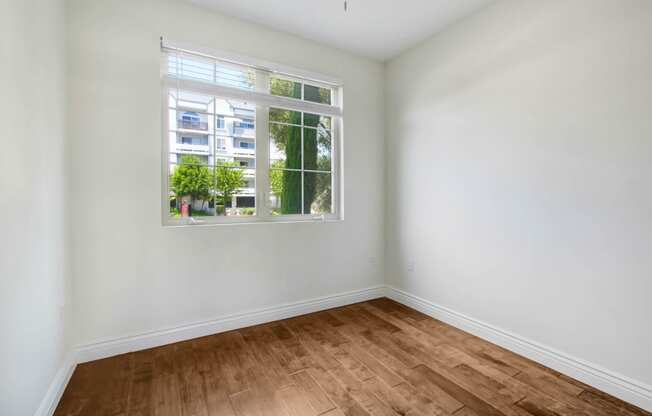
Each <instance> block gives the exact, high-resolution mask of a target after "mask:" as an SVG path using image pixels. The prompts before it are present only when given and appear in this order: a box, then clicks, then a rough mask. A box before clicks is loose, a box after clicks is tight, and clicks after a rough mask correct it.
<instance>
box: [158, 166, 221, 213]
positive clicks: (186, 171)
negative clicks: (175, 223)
mask: <svg viewBox="0 0 652 416" xmlns="http://www.w3.org/2000/svg"><path fill="white" fill-rule="evenodd" d="M176 156H177V157H176V159H177V163H171V164H170V178H169V183H170V191H169V207H170V216H171V217H173V218H187V217H203V216H213V215H215V210H214V209H213V206H214V200H213V194H212V189H213V179H214V178H213V168H212V167H211V166H208V163H207V162H208V160H207V158H208V157H207V156H205V157H200V156H195V155H180V154H177V155H176Z"/></svg>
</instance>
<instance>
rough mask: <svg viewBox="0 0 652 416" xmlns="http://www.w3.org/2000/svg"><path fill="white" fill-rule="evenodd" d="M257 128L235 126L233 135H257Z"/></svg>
mask: <svg viewBox="0 0 652 416" xmlns="http://www.w3.org/2000/svg"><path fill="white" fill-rule="evenodd" d="M255 134H256V133H255V130H254V129H246V128H243V127H234V128H233V135H234V136H239V137H255Z"/></svg>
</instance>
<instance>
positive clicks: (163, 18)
mask: <svg viewBox="0 0 652 416" xmlns="http://www.w3.org/2000/svg"><path fill="white" fill-rule="evenodd" d="M68 12H69V15H68V19H69V23H68V26H67V27H68V32H67V40H68V42H69V49H68V51H69V53H68V58H69V66H70V70H69V72H68V83H69V102H68V103H69V108H68V109H69V113H70V117H69V133H70V140H71V158H72V166H71V177H72V184H71V192H72V199H71V208H70V210H71V216H72V218H73V222H74V225H73V231H72V245H71V250H72V251H73V252H74V254H75V256H74V259H73V279H74V284H73V287H74V298H75V306H74V315H75V317H76V318H77V319H76V331H75V332H76V336H75V343H76V344H86V343H89V342H94V341H99V340H105V339H111V338H115V337H119V336H124V335H129V334H135V333H141V332H145V331H151V330H156V329H162V328H167V327H173V326H177V325H181V324H185V323H190V322H196V321H200V320H206V319H212V318H217V317H220V316H222V315H225V314H231V313H236V312H243V311H247V310H250V309H255V308H260V307H265V306H275V305H278V304H281V303H284V302H292V301H299V300H303V299H308V298H312V297H318V296H323V295H328V294H334V293H338V292H343V291H348V290H353V289H358V288H365V287H369V286H373V285H377V284H381V283H383V279H384V277H383V268H382V265H381V263H382V253H383V173H382V168H383V160H384V146H383V117H382V113H383V100H382V96H383V87H382V80H383V79H382V77H383V68H382V65H380V64H378V63H374V62H372V61H369V60H366V59H362V58H357V57H354V56H352V55H349V54H347V53H344V52H340V51H337V50H334V49H331V48H327V47H323V46H319V45H317V44H315V43H312V42H308V41H304V40H301V39H299V38H296V37H293V36H289V35H284V34H281V33H278V32H273V31H269V30H265V29H262V28H260V27H258V26H256V25H251V24H248V23H244V22H241V21H238V20H234V19H231V18H227V17H224V16H221V15H218V14H215V13H213V12H210V11H207V10H204V9H200V8H197V7H196V6H192V5H187V4H184V3H182V2H179V1H154V0H151V1H138V2H134V1H128V0H119V1H110V2H108V1H102V0H71V1H69V3H68ZM161 35H163V36H165V37H166V38H168V39H173V40H176V41H179V42H184V43H191V44H193V43H194V44H197V45H198V46H202V47H209V48H218V49H223V50H229V51H233V52H237V53H239V54H242V55H248V56H252V57H255V58H260V59H264V60H267V61H274V62H279V63H281V64H285V65H290V66H293V67H298V68H303V69H307V70H313V71H318V72H321V73H325V74H329V75H333V76H337V77H340V78H341V79H343V80H344V87H345V93H344V94H345V110H344V117H345V119H344V123H345V138H344V140H345V144H344V154H345V162H344V165H345V172H344V174H345V178H346V179H345V187H344V198H345V221H343V222H340V223H326V224H266V225H237V226H202V227H194V228H164V227H162V226H161V213H160V211H161V209H160V206H161V201H160V195H161V188H160V187H161V178H160V172H161V167H160V166H161V152H160V149H161V122H160V83H159V65H160V52H159V36H161ZM370 258H375V259H376V262H375V264H372V262H371V261H370Z"/></svg>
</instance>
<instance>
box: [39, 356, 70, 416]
mask: <svg viewBox="0 0 652 416" xmlns="http://www.w3.org/2000/svg"><path fill="white" fill-rule="evenodd" d="M76 366H77V364H76V363H75V357H74V355H73V354H72V353H69V354H66V356H65V357H64V359H63V363H62V364H61V367H59V370H58V371H57V373H56V374H55V375H54V379H53V380H52V383H50V387H49V388H48V391H47V392H46V393H45V397H43V400H42V401H41V405H40V406H39V407H38V409H37V410H36V413H34V416H52V415H53V414H54V411H55V410H56V409H57V405H58V404H59V400H61V396H62V395H63V391H64V390H65V389H66V386H67V385H68V381H70V377H71V376H72V373H73V371H75V367H76Z"/></svg>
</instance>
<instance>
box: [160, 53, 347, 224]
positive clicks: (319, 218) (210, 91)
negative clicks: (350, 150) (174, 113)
mask: <svg viewBox="0 0 652 416" xmlns="http://www.w3.org/2000/svg"><path fill="white" fill-rule="evenodd" d="M177 45H178V44H175V46H174V47H172V46H169V45H166V46H163V42H161V47H162V51H163V52H164V53H162V57H161V114H162V135H161V136H162V163H161V167H162V170H161V176H162V187H161V188H162V192H161V194H162V195H161V204H162V209H161V213H162V223H163V225H164V226H194V225H223V224H257V223H258V224H259V223H288V222H328V221H340V220H343V219H344V212H343V198H342V190H343V186H342V179H343V175H342V169H343V164H342V160H343V159H342V144H343V143H342V122H343V121H342V118H343V117H342V116H343V114H342V89H343V86H342V82H341V81H339V80H337V79H336V78H333V77H329V76H324V75H320V74H316V73H310V72H308V71H303V70H296V69H294V68H290V67H284V66H281V65H278V64H273V63H269V62H262V61H260V60H255V59H251V58H246V57H242V56H234V55H232V54H228V53H224V52H219V51H213V52H209V51H208V50H206V49H201V50H198V49H197V48H193V49H192V52H190V50H189V49H186V48H182V47H181V46H177ZM172 51H183V52H184V53H186V54H197V55H200V56H202V57H204V58H209V59H214V60H216V61H218V62H219V61H225V62H230V63H237V64H238V65H244V66H248V67H250V68H253V69H255V71H256V86H255V90H254V91H246V90H241V89H237V88H234V87H229V86H222V85H217V84H210V83H205V82H201V81H195V80H189V79H179V78H176V79H171V78H170V77H168V75H167V70H166V68H167V54H166V53H165V52H167V53H171V52H172ZM217 57H220V58H217ZM272 76H274V77H279V78H283V79H288V80H292V81H297V82H302V88H301V91H302V95H303V83H307V84H309V85H314V86H317V87H323V88H329V89H330V90H331V105H327V104H320V103H314V102H310V101H303V100H298V99H293V98H287V97H279V96H273V95H271V94H270V93H269V86H270V78H271V77H272ZM170 89H178V90H182V91H189V92H194V93H200V94H205V95H209V96H214V97H220V98H230V99H239V100H243V101H249V102H253V103H255V104H256V116H255V117H256V118H255V121H254V123H255V131H256V136H255V137H256V145H255V154H256V163H255V172H256V177H255V184H256V192H255V196H256V215H251V216H207V217H203V216H202V217H197V218H192V217H189V218H173V217H171V216H170V205H169V204H170V203H169V141H170V138H169V126H170V120H169V117H170V111H169V110H170V108H169V96H168V94H169V91H170ZM270 107H273V108H281V109H287V110H294V111H301V112H304V113H312V114H321V115H325V116H330V117H331V134H332V145H331V146H332V147H331V198H332V201H331V207H332V209H331V211H332V212H331V213H328V214H319V215H315V214H285V215H272V214H271V209H270V208H269V196H270V195H269V189H270V186H269V162H270V160H269V141H270V138H269V109H270ZM302 130H303V129H302ZM302 135H303V133H302ZM302 152H303V146H302ZM214 157H217V155H215V156H214ZM302 193H303V189H302Z"/></svg>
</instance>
